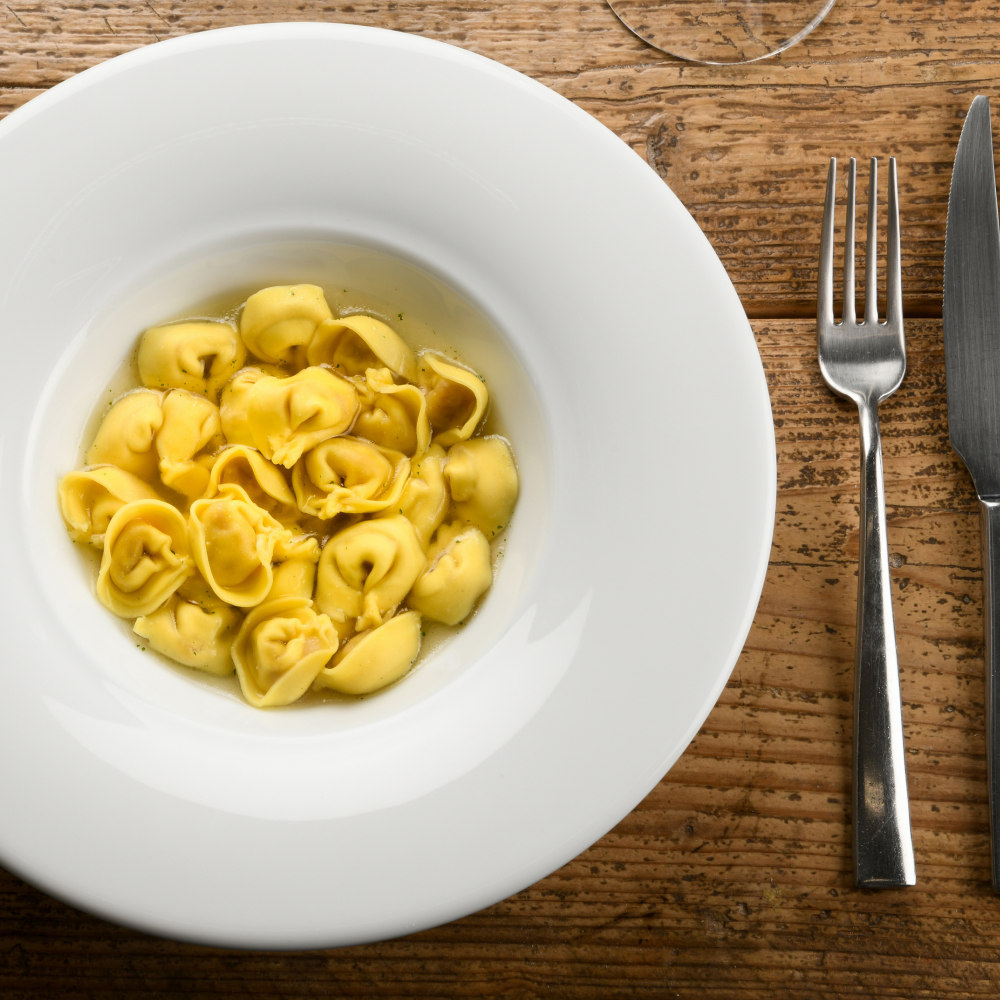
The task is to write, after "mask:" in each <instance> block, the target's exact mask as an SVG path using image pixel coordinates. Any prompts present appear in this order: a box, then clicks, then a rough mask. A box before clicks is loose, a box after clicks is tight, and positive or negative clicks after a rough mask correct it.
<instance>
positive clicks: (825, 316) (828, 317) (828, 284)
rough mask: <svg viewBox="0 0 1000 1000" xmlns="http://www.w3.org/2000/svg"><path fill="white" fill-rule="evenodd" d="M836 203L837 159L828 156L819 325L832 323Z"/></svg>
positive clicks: (818, 313) (820, 250) (818, 307)
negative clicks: (828, 168)
mask: <svg viewBox="0 0 1000 1000" xmlns="http://www.w3.org/2000/svg"><path fill="white" fill-rule="evenodd" d="M836 204H837V159H836V157H831V158H830V171H829V173H828V174H827V177H826V205H825V207H824V209H823V235H822V238H821V240H820V245H819V288H818V290H817V294H816V318H817V320H818V321H819V323H820V324H821V325H824V324H825V325H826V326H831V325H832V324H833V222H834V220H833V213H834V209H835V208H836Z"/></svg>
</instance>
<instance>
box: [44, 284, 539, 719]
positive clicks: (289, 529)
mask: <svg viewBox="0 0 1000 1000" xmlns="http://www.w3.org/2000/svg"><path fill="white" fill-rule="evenodd" d="M136 367H137V369H138V373H137V374H138V377H137V379H136V383H135V385H134V388H132V389H130V390H128V391H126V392H125V393H123V394H122V395H121V396H120V397H119V398H117V399H116V400H115V401H114V402H113V403H112V405H111V406H110V408H109V409H108V410H107V412H106V413H105V414H104V415H103V417H102V419H101V420H100V423H99V425H98V427H97V430H96V433H95V434H94V436H93V439H92V440H91V441H90V442H88V444H87V447H86V448H85V450H84V464H83V465H82V467H81V468H78V469H74V470H72V471H70V472H68V473H67V474H66V475H65V476H63V478H62V479H61V480H60V483H59V504H60V509H61V511H62V515H63V518H64V520H65V522H66V527H67V531H68V533H69V535H70V537H71V538H72V539H73V541H75V542H78V543H80V544H81V545H83V546H84V547H86V548H88V549H91V550H95V549H96V550H97V551H98V552H99V553H100V567H99V569H98V572H97V578H96V583H95V590H96V594H97V597H98V599H99V600H100V602H101V603H102V604H104V606H105V607H106V608H108V609H109V610H110V611H112V612H113V613H114V614H115V615H118V616H119V617H121V618H124V619H127V620H130V621H131V622H132V628H133V631H134V633H135V635H136V636H137V638H138V640H140V641H139V644H140V645H141V646H143V648H146V647H149V648H152V649H154V650H156V651H157V652H159V653H161V654H162V655H164V656H166V657H168V658H169V659H171V660H173V661H174V662H176V663H178V664H181V665H183V666H184V667H188V668H192V669H195V670H199V671H202V672H205V673H208V674H214V675H217V676H233V675H235V678H236V680H237V682H238V684H239V688H240V691H241V692H242V695H243V697H244V698H245V699H246V701H247V702H248V703H249V704H251V705H253V706H254V707H258V708H271V707H276V706H281V705H288V704H291V703H292V702H295V701H297V700H298V699H300V698H302V697H303V696H304V695H306V694H308V693H309V692H319V693H321V694H322V693H323V692H327V693H331V692H332V693H336V694H337V695H339V696H359V695H366V694H370V693H372V692H374V691H377V690H380V689H381V688H384V687H386V686H387V685H390V684H393V683H395V682H396V681H398V680H400V678H402V677H404V676H405V675H406V674H407V673H408V672H409V671H410V670H411V669H412V668H413V665H414V664H415V663H416V662H417V660H418V658H419V655H420V651H421V641H422V638H423V637H424V635H425V633H426V628H427V625H428V623H431V622H435V623H440V625H442V626H448V627H453V626H457V625H460V624H461V623H463V622H465V621H466V620H467V619H468V618H469V617H470V616H471V615H472V614H473V613H474V611H475V609H476V607H477V605H478V603H479V602H480V600H481V599H482V598H483V595H484V594H485V593H486V592H487V591H488V590H489V588H490V586H491V585H492V582H493V572H494V561H495V556H496V553H495V551H494V549H495V543H494V539H496V538H497V536H498V535H499V534H500V533H501V532H502V531H503V530H504V528H505V527H506V525H507V524H508V522H509V520H510V518H511V516H512V513H513V510H514V505H515V503H516V500H517V496H518V491H519V479H518V472H517V466H516V463H515V460H514V454H513V451H512V449H511V447H510V444H509V443H508V442H507V440H506V439H505V438H503V437H501V436H499V435H496V434H491V433H485V432H484V426H485V422H486V417H487V412H488V409H489V402H490V400H489V393H488V390H487V387H486V383H485V381H484V380H483V378H482V377H481V376H480V375H479V374H478V373H477V372H474V371H472V370H471V369H469V368H467V367H466V366H464V365H463V364H460V363H459V362H457V361H455V360H454V359H450V358H446V357H444V356H442V355H440V354H437V353H434V352H432V351H430V350H421V349H414V348H413V347H412V346H411V345H409V344H407V343H406V341H405V340H404V339H403V338H402V337H401V336H400V335H399V333H398V332H397V331H396V330H395V329H393V327H392V326H391V325H390V324H389V323H387V322H386V321H385V320H384V319H381V318H378V317H375V316H367V315H360V314H352V315H345V316H336V315H334V312H333V310H332V309H331V308H330V306H329V304H328V303H327V300H326V297H325V294H324V292H323V290H322V288H320V287H318V286H316V285H310V284H299V285H279V286H273V287H269V288H264V289H261V290H260V291H258V292H255V293H254V294H253V295H251V296H250V297H249V298H248V299H247V300H246V301H245V302H244V303H243V304H242V306H241V307H239V308H238V309H237V310H236V311H234V313H233V315H232V316H222V317H212V318H195V319H191V320H184V321H180V322H172V323H165V324H161V325H158V326H154V327H150V328H149V329H148V330H146V331H145V332H144V333H143V334H142V335H141V337H140V339H139V344H138V350H137V354H136Z"/></svg>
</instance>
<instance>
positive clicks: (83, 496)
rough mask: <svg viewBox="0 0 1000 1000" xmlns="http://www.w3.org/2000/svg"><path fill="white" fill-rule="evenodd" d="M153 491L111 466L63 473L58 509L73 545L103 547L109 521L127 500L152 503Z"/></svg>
mask: <svg viewBox="0 0 1000 1000" xmlns="http://www.w3.org/2000/svg"><path fill="white" fill-rule="evenodd" d="M156 499H158V497H157V493H156V490H154V489H153V488H152V487H150V486H149V485H148V483H145V482H143V481H142V480H141V479H139V478H138V477H137V476H134V475H132V473H131V472H126V471H125V470H124V469H119V468H118V467H117V466H115V465H95V466H92V467H91V468H88V469H76V470H74V471H73V472H67V473H66V475H65V476H63V477H62V479H60V480H59V509H60V510H61V511H62V516H63V520H64V521H65V522H66V527H67V528H68V529H69V535H70V538H72V539H73V541H74V542H88V543H89V544H91V545H96V546H97V547H98V548H103V546H104V533H105V531H107V530H108V524H109V523H110V521H111V518H112V517H114V515H115V514H116V513H117V511H118V509H119V508H120V507H123V506H124V505H125V504H127V503H128V502H129V501H130V500H156Z"/></svg>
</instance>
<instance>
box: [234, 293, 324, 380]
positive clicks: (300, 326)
mask: <svg viewBox="0 0 1000 1000" xmlns="http://www.w3.org/2000/svg"><path fill="white" fill-rule="evenodd" d="M331 319H333V313H331V312H330V307H329V305H328V304H327V301H326V297H325V296H324V295H323V289H322V288H319V287H318V286H316V285H275V286H274V287H272V288H262V289H261V290H260V291H259V292H254V294H253V295H251V296H250V298H248V299H247V300H246V303H245V304H244V306H243V312H242V313H241V314H240V335H241V336H242V337H243V341H244V343H245V344H246V345H247V347H248V348H249V350H250V353H251V354H253V355H254V356H256V357H258V358H260V359H261V360H262V361H270V362H271V363H272V364H293V363H296V362H298V361H300V360H301V359H302V357H303V355H304V354H305V351H306V348H307V347H308V345H309V344H310V342H311V341H312V339H313V337H314V336H315V334H316V330H317V328H318V327H319V326H320V325H321V324H322V323H323V322H324V321H326V320H331Z"/></svg>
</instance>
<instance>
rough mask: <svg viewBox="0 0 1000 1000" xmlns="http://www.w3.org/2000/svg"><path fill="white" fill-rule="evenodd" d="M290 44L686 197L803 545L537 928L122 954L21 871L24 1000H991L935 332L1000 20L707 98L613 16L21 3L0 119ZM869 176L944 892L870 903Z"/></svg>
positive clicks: (847, 7)
mask: <svg viewBox="0 0 1000 1000" xmlns="http://www.w3.org/2000/svg"><path fill="white" fill-rule="evenodd" d="M273 20H327V21H349V22H358V23H363V24H369V25H379V26H383V27H389V28H396V29H400V30H403V31H410V32H415V33H418V34H422V35H426V36H429V37H433V38H437V39H442V40H444V41H447V42H452V43H454V44H456V45H459V46H462V47H464V48H468V49H471V50H473V51H476V52H479V53H481V54H483V55H486V56H490V57H492V58H494V59H497V60H500V61H502V62H505V63H507V64H509V65H511V66H513V67H515V68H516V69H518V70H520V71H522V72H524V73H526V74H528V75H529V76H532V77H534V78H536V79H538V80H540V81H542V82H543V83H545V84H547V85H548V86H550V87H552V88H553V89H554V90H556V91H558V92H559V93H561V94H563V95H564V96H566V97H567V98H569V99H570V100H572V101H574V102H576V103H577V104H578V105H579V106H580V107H582V108H584V109H586V110H587V111H588V112H590V113H591V114H593V115H594V116H596V117H597V118H598V119H600V120H601V121H602V122H604V123H605V124H606V125H608V126H609V127H610V128H611V129H613V130H614V131H615V132H616V133H617V134H618V135H619V136H621V138H622V139H623V140H624V141H625V142H627V143H628V144H629V145H631V146H632V147H633V148H634V149H635V150H636V152H637V153H639V154H640V155H641V156H643V157H645V158H646V159H647V160H648V162H649V163H650V164H651V165H652V166H653V167H654V168H655V169H656V170H657V171H658V172H659V174H660V175H661V176H662V177H663V179H664V180H665V181H666V182H667V183H669V185H670V186H671V188H672V189H673V190H674V191H675V192H676V194H677V195H678V196H679V197H680V199H681V200H682V201H683V202H684V203H685V204H686V205H687V207H688V208H689V210H690V211H691V212H692V214H693V215H694V217H695V218H696V220H697V221H698V223H699V224H700V225H701V226H702V227H703V229H704V231H705V232H706V234H707V235H708V238H709V239H710V241H711V242H712V244H713V246H714V247H715V249H716V251H717V252H718V254H719V256H720V257H721V259H722V261H723V263H724V264H725V266H726V268H727V269H728V271H729V274H730V276H731V278H732V280H733V282H734V283H735V285H736V288H737V290H738V292H739V294H740V296H741V298H742V301H743V303H744V306H745V307H746V310H747V313H748V315H749V316H750V318H751V322H752V325H753V328H754V332H755V335H756V337H757V342H758V346H759V348H760V353H761V355H762V357H763V362H764V367H765V370H766V373H767V379H768V383H769V385H770V390H771V396H772V403H773V408H774V422H775V428H776V435H777V452H778V498H777V522H776V526H775V535H774V547H773V552H772V555H771V562H770V569H769V572H768V575H767V580H766V583H765V586H764V591H763V596H762V598H761V601H760V607H759V610H758V613H757V616H756V619H755V622H754V625H753V628H752V631H751V633H750V635H749V638H748V640H747V643H746V648H745V649H744V651H743V654H742V656H741V657H740V659H739V662H738V663H737V665H736V668H735V670H734V672H733V675H732V678H731V680H730V682H729V684H728V686H727V687H726V690H725V692H724V693H723V695H722V697H721V699H720V701H719V703H718V705H717V706H716V708H715V709H714V711H713V712H712V713H711V715H710V716H709V718H708V720H707V721H706V723H705V725H704V726H703V728H702V730H701V731H700V732H699V733H698V735H697V737H696V738H695V739H694V741H693V742H692V744H691V746H690V747H689V749H688V750H687V752H686V753H685V754H684V755H683V757H682V758H681V760H680V761H679V762H678V763H677V765H676V766H675V767H674V768H673V770H672V771H671V772H670V774H669V775H668V777H667V778H666V779H664V780H663V781H662V782H661V783H660V785H659V786H658V787H657V788H656V789H654V790H653V792H652V793H651V794H650V795H649V796H648V798H647V799H646V800H645V801H644V802H643V803H642V804H641V805H640V806H639V807H638V808H637V809H636V810H635V811H634V812H633V813H632V814H631V815H630V816H628V817H627V818H626V819H624V820H623V821H622V822H621V823H620V824H619V825H618V826H617V828H616V829H614V830H613V831H612V832H611V833H609V834H608V835H607V836H606V837H604V838H603V839H602V840H601V841H600V842H599V843H597V844H595V845H594V846H593V847H591V848H590V849H589V850H587V851H586V852H585V853H584V854H582V855H581V856H579V857H578V858H576V859H575V860H573V861H571V862H570V863H569V864H567V865H566V866H565V867H564V868H562V869H560V870H559V871H557V872H555V873H554V874H552V875H550V876H549V877H548V878H546V879H544V880H543V881H541V882H539V883H538V884H537V885H534V886H532V887H531V888H529V889H527V890H525V891H524V892H522V893H520V894H519V895H517V896H515V897H513V898H512V899H508V900H506V901H505V902H501V903H498V904H496V905H495V906H493V907H491V908H490V909H488V910H485V911H483V912H481V913H477V914H474V915H471V916H468V917H466V918H465V919H463V920H459V921H456V922H455V923H452V924H450V925H448V926H445V927H440V928H437V929H434V930H428V931H425V932H423V933H419V934H415V935H413V936H411V937H407V938H404V939H401V940H394V941H389V942H386V943H383V944H378V945H370V946H366V947H353V948H347V949H343V950H331V951H320V952H306V953H296V954H286V953H273V954H272V953H237V952H228V951H224V950H216V949H210V948H203V947H198V946H193V945H185V944H175V943H171V942H167V941H162V940H157V939H154V938H150V937H147V936H144V935H143V934H140V933H136V932H133V931H130V930H127V929H122V928H119V927H116V926H112V925H110V924H108V923H105V922H103V921H101V920H99V919H96V918H93V917H90V916H87V915H85V914H81V913H79V912H77V911H76V910H74V909H71V908H69V907H67V906H65V905H63V904H62V903H59V902H56V901H54V900H52V899H50V898H49V897H47V896H45V895H43V894H41V893H40V892H38V891H36V890H35V889H33V888H31V887H29V886H26V885H24V884H23V883H21V882H20V881H19V880H18V879H16V878H15V877H13V876H11V875H8V874H6V873H3V872H0V996H2V997H5V998H8V997H9V998H15V997H34V996H39V997H41V996H52V995H56V994H58V993H60V992H64V993H66V994H69V995H72V996H75V997H92V996H93V997H97V996H101V997H104V996H108V997H111V996H115V997H120V996H127V995H134V994H147V995H151V996H173V995H181V994H184V995H185V996H190V997H202V996H204V997H209V996H211V997H220V996H229V997H237V996H239V997H244V996H251V997H256V996H259V997H269V998H270V997H279V996H280V997H305V996H319V995H323V996H343V997H403V996H406V997H521V996H525V997H527V996H551V997H558V998H585V997H593V998H595V1000H613V998H619V997H620V998H626V997H627V998H632V997H646V996H648V997H685V998H686V997H698V998H700V1000H708V998H720V1000H730V998H736V997H739V998H753V997H760V998H762V1000H764V998H768V1000H770V998H785V997H787V998H803V1000H805V998H817V997H839V998H848V997H865V998H873V997H899V998H908V1000H915V998H919V997H927V998H940V997H945V996H947V997H986V996H993V995H995V994H996V992H997V989H998V987H1000V897H998V896H997V895H995V894H994V892H993V891H992V889H991V888H990V881H989V875H990V872H989V854H988V821H987V811H986V797H985V788H986V785H985V757H984V736H983V667H982V610H981V597H982V574H981V566H980V554H979V525H978V519H977V518H978V515H977V512H976V506H975V499H974V495H973V492H972V489H971V484H970V481H969V479H968V477H967V475H966V473H965V471H964V468H963V467H962V466H961V464H960V463H959V461H958V460H957V459H956V457H955V455H954V454H953V452H952V451H951V449H950V447H949V443H948V427H947V413H946V406H945V380H944V364H943V351H942V343H941V321H940V317H941V281H942V257H943V252H944V231H945V214H946V205H947V197H948V186H949V181H950V175H951V167H952V162H953V158H954V151H955V145H956V142H957V140H958V134H959V129H960V127H961V123H962V120H963V118H964V115H965V112H966V110H967V109H968V106H969V103H970V101H971V99H972V97H973V96H974V95H975V94H977V93H987V94H992V95H994V96H996V95H998V94H1000V60H998V58H997V55H996V53H997V51H998V47H1000V42H998V35H1000V22H998V20H997V18H996V14H995V7H994V4H992V3H987V2H985V0H894V2H889V0H866V2H863V3H862V2H860V0H839V2H838V4H837V6H836V7H835V8H834V10H833V11H832V13H831V15H830V16H829V18H828V19H827V21H826V22H825V23H824V24H823V25H822V26H821V27H820V28H819V29H818V30H817V31H816V32H815V33H814V34H813V35H811V36H810V37H809V38H807V39H806V40H805V41H804V42H802V43H801V44H799V45H798V46H797V47H795V48H793V49H791V50H790V51H788V52H787V53H785V54H784V55H782V56H780V57H778V58H775V59H771V60H767V61H764V62H760V63H757V64H754V65H750V66H744V67H699V66H694V65H688V64H684V63H681V62H677V61H674V60H672V59H670V58H667V57H664V56H662V55H660V54H659V53H657V52H655V51H653V50H651V49H649V48H647V47H645V46H644V45H643V44H642V43H640V42H639V41H637V40H636V39H635V38H633V37H632V36H631V35H630V34H629V33H628V32H627V31H626V30H625V29H624V28H623V27H622V26H621V25H620V24H619V23H618V22H617V20H616V19H615V18H614V16H613V15H612V13H611V12H610V10H609V9H608V8H607V7H606V6H605V4H604V3H603V2H602V0H586V2H583V0H581V2H576V3H566V2H555V0H504V2H486V0H399V2H393V3H388V2H385V3H364V2H357V0H354V2H343V0H327V2H325V3H315V2H313V0H297V2H294V3H293V2H291V0H276V2H273V3H264V2H260V0H230V2H227V3H226V4H225V5H223V4H222V3H208V2H206V0H189V2H188V0H147V2H138V0H102V2H100V3H97V2H94V0H64V2H49V3H44V2H43V3H38V2H32V0H10V2H7V3H4V4H3V5H2V6H0V112H7V111H9V110H11V109H13V108H16V107H17V106H19V105H21V104H23V103H24V102H25V101H28V100H30V99H31V98H32V97H33V96H35V95H36V94H38V93H40V92H41V91H43V90H44V89H46V88H47V87H50V86H51V85H53V84H55V83H57V82H58V81H60V80H63V79H65V78H66V77H68V76H70V75H72V74H74V73H76V72H78V71H80V70H83V69H85V68H86V67H88V66H91V65H93V64H94V63H97V62H99V61H101V60H103V59H106V58H109V57H111V56H114V55H117V54H118V53H121V52H124V51H126V50H129V49H132V48H135V47H137V46H141V45H146V44H149V43H152V42H155V41H157V40H159V39H163V38H166V37H170V36H176V35H181V34H185V33H188V32H193V31H199V30H202V29H206V28H214V27H219V26H223V25H229V24H238V23H245V22H253V21H273ZM873 154H878V155H882V156H884V155H888V154H895V155H896V156H897V157H898V158H899V165H900V190H901V200H902V207H903V249H904V263H905V272H904V274H905V277H904V283H905V305H906V314H907V316H908V325H907V340H908V354H909V370H908V373H907V377H906V381H905V384H904V386H903V388H902V389H901V390H900V391H899V392H898V393H897V394H896V395H895V396H893V397H892V399H891V400H890V401H889V402H888V403H887V404H886V405H885V406H884V408H883V413H882V423H883V433H884V439H885V440H884V448H885V468H886V488H887V496H888V524H889V547H890V553H891V561H892V567H893V570H892V582H893V597H894V600H895V609H896V618H897V629H898V638H899V653H900V661H901V673H902V677H901V684H902V693H903V702H904V717H905V726H906V745H907V764H908V769H909V770H908V775H909V790H910V796H911V811H912V818H913V826H914V841H915V850H916V858H917V869H918V879H919V881H918V884H917V885H916V886H915V887H913V888H910V889H905V890H891V891H889V890H886V891H876V892H861V891H858V890H856V889H855V888H854V887H853V882H852V876H851V860H850V858H851V846H850V839H851V838H850V815H849V792H850V738H851V725H852V722H851V712H852V705H851V702H852V684H853V681H852V675H853V639H854V613H855V587H856V574H855V562H856V558H857V549H858V509H857V499H858V497H857V490H858V443H857V423H856V415H855V412H854V410H853V408H852V407H850V406H848V405H847V404H844V403H842V402H840V401H839V400H837V399H836V398H835V397H833V396H832V395H831V394H830V393H829V391H828V390H827V389H826V388H825V386H824V385H823V383H822V381H821V379H820V376H819V372H818V370H817V365H816V358H815V331H814V322H813V319H812V316H813V314H814V301H815V261H816V254H817V242H818V238H819V229H820V215H821V203H822V198H823V190H824V185H825V177H826V165H827V159H828V157H829V156H831V155H836V156H837V157H847V156H851V155H856V156H858V157H859V158H866V157H868V156H870V155H873ZM4 196H5V197H16V192H4ZM734 490H735V491H736V492H737V494H738V484H734ZM719 569H720V572H724V571H725V567H724V566H720V568H719Z"/></svg>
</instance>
